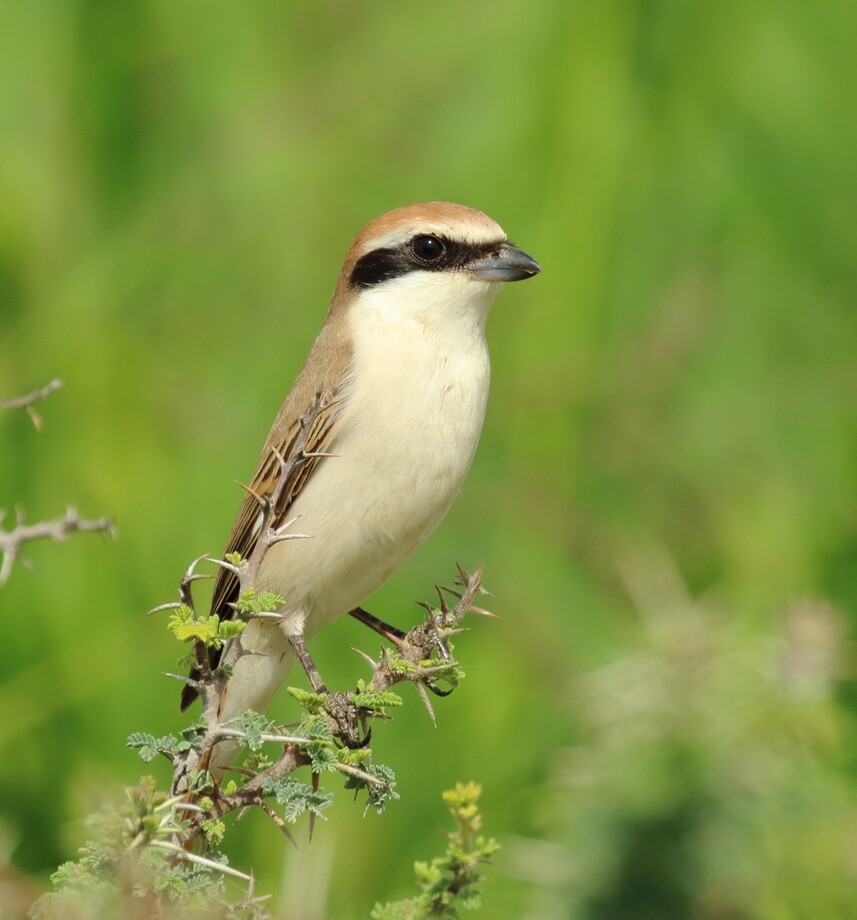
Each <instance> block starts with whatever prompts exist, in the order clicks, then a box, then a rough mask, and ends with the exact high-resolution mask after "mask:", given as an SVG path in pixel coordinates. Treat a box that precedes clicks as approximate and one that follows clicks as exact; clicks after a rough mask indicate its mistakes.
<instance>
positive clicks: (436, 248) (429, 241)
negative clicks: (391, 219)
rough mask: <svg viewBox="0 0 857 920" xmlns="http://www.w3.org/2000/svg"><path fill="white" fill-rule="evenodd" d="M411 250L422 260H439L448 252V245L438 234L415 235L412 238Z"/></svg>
mask: <svg viewBox="0 0 857 920" xmlns="http://www.w3.org/2000/svg"><path fill="white" fill-rule="evenodd" d="M411 252H412V253H413V254H414V255H415V256H416V257H417V258H418V259H419V260H420V261H421V262H437V260H438V259H439V258H440V257H441V256H442V255H443V254H444V253H445V252H446V246H444V244H443V241H442V240H439V239H438V238H437V237H436V236H415V237H414V238H413V239H412V240H411Z"/></svg>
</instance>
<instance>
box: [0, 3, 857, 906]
mask: <svg viewBox="0 0 857 920" xmlns="http://www.w3.org/2000/svg"><path fill="white" fill-rule="evenodd" d="M855 35H857V9H855V7H854V4H853V3H851V2H849V0H816V2H814V3H812V4H808V3H805V2H803V0H755V2H752V3H747V2H743V0H721V2H719V3H710V2H703V0H699V2H695V0H588V2H582V0H529V2H527V3H523V2H520V3H517V2H504V0H499V2H494V3H490V4H489V3H487V2H486V3H469V4H468V3H454V2H451V0H439V2H436V3H434V4H431V5H429V6H425V5H424V4H414V5H409V4H392V3H386V4H385V3H368V4H349V3H345V2H342V0H339V2H332V0H328V2H316V3H305V4H298V3H288V2H274V0H267V2H266V0H258V2H256V0H252V2H245V3H240V4H238V3H220V4H203V3H199V2H187V3H184V2H182V3H176V2H170V0H134V2H125V3H117V2H113V0H74V2H73V0H66V2H63V0H57V2H40V0H30V2H23V0H7V2H6V3H4V4H3V7H2V9H0V395H2V396H11V395H14V394H19V393H23V392H26V391H27V390H29V389H32V388H34V387H36V386H39V385H42V384H44V383H46V382H47V381H48V380H49V379H50V378H51V377H54V376H59V377H61V378H63V379H64V380H65V382H66V387H65V388H64V389H63V390H62V391H60V392H59V393H58V394H56V395H54V396H52V397H51V398H50V399H49V401H48V402H46V403H45V404H44V405H43V407H42V414H43V416H44V418H45V427H44V430H43V431H42V433H40V434H37V433H36V432H35V431H34V429H33V426H32V424H31V423H30V421H29V420H28V418H27V417H26V415H25V414H24V413H23V412H15V413H11V412H6V413H4V414H3V415H2V416H0V445H2V448H0V507H5V508H12V507H14V506H15V505H20V506H22V507H23V508H24V509H26V513H27V515H28V517H29V518H30V519H31V520H37V519H41V518H46V517H50V516H53V515H56V514H58V513H59V512H61V511H62V509H63V507H64V506H65V504H66V503H67V502H74V503H76V504H77V505H78V507H79V508H80V510H81V512H82V513H83V514H85V515H88V516H97V515H100V514H105V513H110V514H112V515H114V516H115V518H116V520H117V523H118V527H119V530H120V536H119V539H118V540H117V541H116V542H115V543H111V542H107V541H104V540H102V539H101V538H100V537H93V536H80V537H77V538H74V539H72V540H71V541H70V542H69V543H68V544H66V545H64V546H61V547H58V546H54V545H50V544H44V545H42V544H40V545H36V546H34V547H33V548H32V551H31V553H30V556H31V558H32V560H33V562H34V563H35V566H36V569H35V571H34V572H32V573H31V572H28V571H27V570H25V569H23V568H18V569H16V571H15V572H14V574H13V577H12V579H11V581H10V583H9V584H8V585H7V586H6V587H5V588H4V589H2V592H0V636H2V664H0V668H2V671H0V675H2V682H0V714H2V715H0V750H2V757H0V809H2V818H1V819H0V857H2V858H3V859H4V860H5V861H6V863H7V864H6V868H5V869H4V870H3V872H4V875H3V878H4V879H5V880H6V882H5V887H4V888H3V891H5V892H6V894H7V896H8V897H10V898H12V896H13V895H12V893H13V891H14V894H15V897H18V896H19V895H20V892H21V890H24V889H25V888H26V886H27V885H28V884H43V883H44V882H45V881H46V879H47V876H48V873H49V872H50V870H51V869H52V868H54V867H55V866H56V865H57V863H58V862H59V861H61V860H63V859H67V858H70V857H72V856H73V855H74V853H75V848H76V847H77V846H79V845H80V844H81V842H82V841H83V840H84V839H85V837H86V833H87V831H86V829H85V827H84V826H83V818H84V816H85V815H87V814H88V813H89V812H91V811H92V810H93V809H94V808H95V807H96V805H97V804H98V803H99V802H101V801H103V800H104V799H105V798H116V797H118V796H119V795H120V794H121V793H120V790H121V786H122V784H131V783H134V782H136V780H137V778H138V776H139V775H140V773H141V772H144V770H145V768H142V767H141V765H140V764H139V763H138V762H137V761H136V758H135V756H134V755H133V754H132V753H131V752H129V751H127V750H126V749H125V748H124V740H125V737H126V736H127V734H128V733H129V732H130V731H134V730H147V731H152V732H154V733H156V734H157V733H161V732H164V731H168V730H172V729H175V728H177V727H180V726H181V725H183V724H185V723H184V719H183V717H179V714H178V711H177V705H176V704H177V694H178V689H177V685H176V684H175V683H174V682H171V681H168V680H167V679H165V678H163V677H161V676H159V673H160V672H161V671H164V670H170V669H172V667H173V666H174V661H175V658H176V649H175V647H174V643H173V641H172V640H171V639H170V638H169V637H168V635H167V632H166V630H165V629H164V625H163V623H162V622H161V621H158V620H157V619H145V618H144V617H143V613H144V611H146V610H147V609H148V608H150V607H152V606H153V605H155V604H158V603H161V602H163V601H166V600H170V599H172V598H173V596H174V591H175V587H176V584H177V579H178V578H179V576H180V574H181V572H182V571H183V570H184V567H185V566H186V564H187V563H188V562H189V561H190V560H191V559H192V558H193V557H195V556H197V555H198V554H200V553H203V552H218V551H220V549H221V548H222V544H223V542H224V540H225V536H226V534H227V532H228V529H229V526H230V523H231V519H232V515H233V513H234V510H235V507H236V506H237V503H238V501H239V499H240V495H239V491H238V489H237V488H236V486H235V485H234V484H233V480H236V479H242V480H245V481H246V479H247V477H248V476H249V475H250V474H251V472H252V467H253V464H254V462H255V459H256V456H257V453H258V450H259V448H260V446H261V443H262V441H263V438H264V436H265V433H266V432H267V428H268V425H269V424H270V421H271V418H272V417H273V414H274V412H275V410H276V408H277V407H278V405H279V403H280V401H281V399H282V397H283V395H284V394H285V392H286V390H287V389H288V387H289V386H290V384H291V381H292V378H293V376H294V374H295V373H296V371H297V370H298V368H299V366H300V363H301V361H302V360H303V357H304V355H305V354H306V352H307V349H308V347H309V345H310V343H311V341H312V339H313V337H314V336H315V334H316V332H317V330H318V328H319V327H320V324H321V321H322V318H323V315H324V311H325V308H326V304H327V301H328V298H329V296H330V293H331V290H332V288H333V284H334V282H335V279H336V274H337V272H338V268H339V264H340V261H341V259H342V256H343V254H344V252H345V250H346V249H347V248H348V246H349V243H350V240H351V238H352V236H353V235H354V234H355V233H356V232H357V230H359V229H360V227H361V226H362V225H363V224H364V223H365V222H366V221H367V220H369V219H370V218H372V217H373V216H375V215H377V214H379V213H381V212H383V211H385V210H387V209H389V208H391V207H395V206H398V205H401V204H405V203H409V202H413V201H420V200H427V199H446V200H451V201H460V202H462V203H466V204H469V205H472V206H474V207H477V208H480V209H482V210H485V211H486V212H487V213H489V214H490V215H491V216H492V217H494V218H495V219H496V220H498V221H499V222H500V223H501V224H502V225H503V226H504V227H505V228H506V230H507V231H508V232H509V234H510V236H511V237H512V238H513V239H514V240H515V242H517V243H518V244H519V245H521V246H522V247H524V248H525V249H526V250H527V251H529V252H531V253H532V254H533V255H534V256H535V257H537V258H538V259H539V260H540V262H541V264H542V266H543V274H542V276H541V277H539V278H538V279H536V280H534V281H532V282H531V283H529V284H526V285H514V286H512V287H511V288H510V289H509V290H507V291H505V292H503V293H502V294H501V295H500V297H499V298H498V301H497V304H496V306H495V309H494V312H493V314H492V317H491V321H490V325H489V338H490V344H491V348H492V356H493V363H494V381H493V392H492V398H491V402H490V406H489V412H488V418H487V423H486V428H485V431H484V434H483V438H482V443H481V446H480V449H479V452H478V454H477V459H476V462H475V464H474V468H473V470H472V473H471V475H470V477H469V479H468V481H467V484H466V486H465V489H464V491H463V495H462V497H461V499H460V500H459V501H458V503H457V505H456V506H455V508H454V509H453V511H452V512H451V513H450V515H449V517H448V518H447V520H446V521H445V522H444V524H443V525H442V526H441V528H440V529H439V531H438V532H437V533H436V534H435V536H434V537H433V538H432V539H431V540H430V541H429V543H428V544H427V545H426V546H425V547H424V548H423V549H422V550H421V551H420V552H419V553H418V554H417V556H416V557H415V558H414V559H413V560H411V562H410V563H409V564H408V565H407V566H406V567H405V568H404V569H403V570H402V571H401V572H400V573H399V574H398V575H397V576H396V578H395V579H394V581H393V583H392V584H390V585H388V586H387V587H386V588H384V590H383V591H382V592H380V593H379V595H378V596H377V598H375V599H374V600H373V601H372V603H371V604H369V607H370V609H372V610H374V611H376V612H378V613H379V614H381V615H383V616H384V617H385V618H387V619H392V620H394V621H395V622H397V623H399V624H402V625H406V624H407V623H409V622H410V619H409V618H411V617H416V616H417V615H418V608H417V607H415V606H414V605H413V601H414V600H416V599H418V598H426V597H429V596H430V593H431V586H432V584H433V583H434V582H435V581H447V582H448V581H449V580H450V579H451V577H452V574H453V562H454V561H459V562H461V563H462V564H463V565H464V566H465V567H473V566H474V565H476V564H477V563H480V562H484V563H485V565H486V570H485V581H486V584H487V586H488V587H489V588H490V589H491V590H492V592H493V594H494V595H495V596H494V598H493V601H492V608H493V609H494V610H495V611H496V612H497V613H498V614H500V619H499V620H497V621H484V622H483V621H479V622H478V623H476V624H475V628H474V630H473V631H472V632H471V633H470V634H468V635H467V636H466V637H464V638H463V639H462V640H461V641H460V643H459V645H458V651H459V652H460V655H461V657H462V659H463V661H464V663H465V665H466V668H465V669H466V671H467V674H468V676H467V680H466V681H465V684H464V685H463V687H462V688H461V689H460V690H459V691H458V692H456V693H455V694H454V695H453V696H451V697H450V698H449V699H448V700H445V701H443V702H442V703H441V704H440V705H439V706H438V715H439V724H438V727H437V728H433V727H432V726H431V724H430V723H429V721H428V719H427V718H426V717H425V714H424V713H423V712H422V711H421V707H420V706H419V705H417V702H416V700H415V699H413V698H412V699H409V702H410V703H411V705H409V706H408V707H406V709H407V711H405V712H403V713H402V714H401V715H399V716H398V717H397V718H396V719H395V721H393V722H392V723H391V724H390V725H388V726H380V727H379V729H378V730H377V731H376V742H375V750H376V755H377V756H378V757H379V759H380V760H381V761H382V762H387V763H390V764H391V765H392V766H393V767H394V768H395V769H396V770H397V773H398V778H399V791H400V793H401V795H402V800H401V801H400V802H397V803H395V804H394V805H393V806H392V807H391V808H390V809H389V811H388V813H387V814H386V815H384V816H382V817H378V816H376V815H374V814H372V815H370V816H368V817H366V818H363V817H361V807H360V806H359V805H355V804H352V803H351V802H350V801H349V800H348V796H347V794H345V793H341V794H340V795H339V796H337V801H336V804H335V806H334V810H333V812H332V813H331V819H330V821H329V822H328V823H327V824H324V825H322V826H321V827H320V828H318V830H317V835H316V839H315V841H314V842H313V845H312V847H309V848H308V847H306V846H304V847H303V848H302V850H301V852H300V853H299V854H295V853H294V852H293V851H292V850H291V848H290V847H288V846H287V845H286V844H285V842H284V841H283V839H282V838H281V836H280V834H279V831H277V830H276V828H274V827H273V826H272V825H270V824H269V823H267V822H266V821H265V820H263V819H262V818H261V816H252V817H251V818H249V819H247V820H246V821H245V822H244V823H243V824H242V825H239V826H238V828H236V830H235V832H234V839H233V843H232V849H231V855H232V859H233V862H235V863H237V864H240V865H241V866H243V867H249V866H252V867H254V869H255V872H256V874H257V876H258V877H259V878H260V880H261V887H262V888H263V889H264V890H267V891H277V892H280V893H281V895H280V903H281V904H283V905H286V904H291V905H293V907H294V910H293V913H292V914H291V915H290V916H295V917H300V918H302V920H311V918H323V917H336V918H337V920H349V918H361V917H366V916H367V915H368V912H369V909H370V908H371V905H372V903H373V902H374V901H375V900H376V899H386V898H390V897H394V896H403V895H404V894H407V893H408V891H409V885H410V880H411V876H412V869H411V864H412V862H413V860H414V859H417V858H426V857H430V856H431V855H433V854H435V853H436V852H438V851H439V850H440V849H441V848H442V842H441V838H440V836H439V835H438V832H437V831H438V829H440V828H442V827H444V825H445V822H446V815H445V813H444V809H443V806H442V803H441V802H440V798H439V793H440V791H441V790H442V789H444V788H447V787H448V786H450V785H451V784H453V783H454V782H455V781H456V780H467V779H477V780H479V781H480V782H481V783H482V784H483V785H484V789H485V792H484V797H483V803H484V812H485V820H486V826H487V830H488V832H489V833H491V834H493V835H495V836H497V837H498V838H499V839H500V841H501V843H503V845H504V849H503V851H502V852H501V853H500V854H499V856H498V858H497V860H496V863H495V866H494V867H493V868H491V869H489V870H488V872H487V874H488V876H489V877H490V882H489V884H488V885H487V891H486V893H487V897H488V905H487V907H486V909H485V911H484V914H483V915H484V916H489V917H492V918H498V920H507V918H508V920H511V918H529V920H552V918H565V917H568V918H587V920H621V918H652V920H654V918H662V917H689V918H690V917H692V918H705V920H713V918H717V920H721V918H723V920H736V918H771V920H782V918H792V917H794V918H797V917H807V918H809V917H812V918H819V917H845V916H857V808H855V804H857V803H855V793H857V785H855V780H857V731H855V714H857V693H855V692H854V690H853V687H852V684H851V683H850V681H849V673H850V671H849V654H848V638H847V635H848V627H849V623H850V620H851V619H852V618H853V617H854V615H855V612H857V572H855V565H857V536H856V535H857V502H855V472H857V470H855V454H857V429H855V425H854V410H855V408H857V311H855V306H854V304H855V299H857V261H855V253H857V221H855V213H857V172H855V163H857V117H855V115H857V113H855V107H857V106H855V99H857V45H855V41H854V39H855ZM373 644H374V642H373V640H371V639H369V638H368V636H367V635H366V634H365V632H364V631H363V630H362V629H361V628H360V627H359V625H358V624H356V623H352V622H340V623H337V624H336V625H334V626H333V627H332V628H330V629H329V630H328V631H327V632H326V633H325V634H323V635H322V636H320V637H319V638H318V640H316V642H315V643H314V651H315V655H316V659H317V661H318V662H319V665H320V667H321V669H322V672H323V673H325V674H326V675H330V677H329V678H328V679H329V680H330V681H331V682H333V683H337V684H339V685H343V686H345V685H348V684H350V683H353V682H354V681H355V680H356V678H357V677H358V676H362V675H363V673H364V671H363V668H362V666H361V664H360V661H359V660H358V659H357V657H356V656H355V655H354V654H353V652H351V651H350V648H351V646H353V645H360V646H362V647H364V648H369V649H371V648H372V647H373ZM277 711H278V713H279V714H282V715H283V716H287V715H289V714H290V713H291V710H290V708H289V706H288V704H287V703H285V702H282V701H281V702H280V704H279V708H278V710H277ZM158 770H159V771H160V772H159V774H158V775H159V777H160V778H161V780H162V781H165V780H166V776H167V772H166V765H164V766H158ZM24 876H27V877H29V879H30V880H31V881H30V882H27V881H25V879H24ZM7 907H8V908H10V909H11V911H12V915H14V911H15V907H14V903H13V902H11V901H10V903H9V904H7Z"/></svg>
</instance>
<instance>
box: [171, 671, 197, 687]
mask: <svg viewBox="0 0 857 920" xmlns="http://www.w3.org/2000/svg"><path fill="white" fill-rule="evenodd" d="M161 674H162V675H163V676H164V677H172V678H173V679H174V680H180V681H181V682H182V683H183V684H187V685H188V687H194V688H195V689H196V690H201V689H202V684H201V683H200V682H199V681H198V680H194V679H193V678H192V677H187V676H185V675H184V674H173V673H172V672H171V671H161Z"/></svg>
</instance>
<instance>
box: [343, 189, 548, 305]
mask: <svg viewBox="0 0 857 920" xmlns="http://www.w3.org/2000/svg"><path fill="white" fill-rule="evenodd" d="M540 270H541V269H540V267H539V264H538V263H537V262H536V261H535V259H533V258H531V257H530V256H528V255H527V254H526V253H525V252H523V251H522V250H521V249H518V248H517V247H515V246H513V245H512V244H511V243H510V242H509V239H508V237H507V236H506V234H505V232H504V231H503V229H502V227H500V225H499V224H497V223H495V221H493V220H491V218H490V217H488V216H487V215H485V214H483V213H482V212H481V211H476V210H474V209H473V208H468V207H464V206H463V205H459V204H450V203H447V202H429V203H426V204H413V205H408V206H406V207H403V208H397V209H396V210H394V211H389V212H387V213H386V214H383V215H381V216H380V217H377V218H376V219H375V220H373V221H371V222H370V223H369V224H367V226H366V227H364V228H363V230H362V231H361V232H360V233H359V234H358V235H357V237H356V238H355V240H354V243H353V244H352V246H351V249H350V250H349V253H348V256H347V257H346V260H345V264H344V265H343V268H342V272H341V274H340V278H339V284H338V286H337V290H336V296H335V298H334V306H335V305H336V304H337V302H341V303H347V302H353V301H354V299H355V298H359V299H360V301H361V302H368V303H375V304H377V305H378V306H382V305H384V306H386V307H387V308H389V306H390V303H391V302H393V301H395V303H397V304H399V305H401V309H402V310H407V311H409V312H412V313H430V314H431V315H434V316H437V317H440V316H442V315H444V314H446V313H448V312H450V311H452V312H454V313H457V314H461V313H463V312H464V313H469V312H475V313H476V314H481V317H482V319H484V316H485V315H486V314H487V312H488V308H489V307H490V305H491V302H492V301H493V299H494V295H495V294H496V293H497V290H498V289H499V287H500V284H501V283H502V282H504V281H521V280H523V279H525V278H531V277H533V275H536V274H538V273H539V271H540Z"/></svg>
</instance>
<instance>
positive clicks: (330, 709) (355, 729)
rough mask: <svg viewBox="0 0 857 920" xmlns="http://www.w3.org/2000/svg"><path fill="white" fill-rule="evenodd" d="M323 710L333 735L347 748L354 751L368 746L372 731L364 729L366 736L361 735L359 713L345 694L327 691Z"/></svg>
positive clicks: (361, 727)
mask: <svg viewBox="0 0 857 920" xmlns="http://www.w3.org/2000/svg"><path fill="white" fill-rule="evenodd" d="M324 709H325V712H327V714H328V715H329V716H330V718H331V719H332V720H333V723H334V725H335V728H334V734H335V735H336V736H337V737H338V738H339V740H340V741H341V742H342V743H343V744H344V745H345V746H346V747H347V748H351V749H352V750H355V749H357V748H364V747H366V745H367V744H369V741H370V740H371V738H372V729H371V728H368V729H366V734H365V735H364V734H363V726H362V724H361V721H360V714H359V711H358V709H357V707H356V706H355V705H354V703H353V702H352V700H351V699H350V697H349V695H348V694H347V693H342V692H339V693H331V692H330V691H327V696H326V698H325V701H324Z"/></svg>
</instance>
